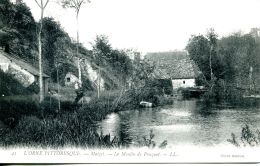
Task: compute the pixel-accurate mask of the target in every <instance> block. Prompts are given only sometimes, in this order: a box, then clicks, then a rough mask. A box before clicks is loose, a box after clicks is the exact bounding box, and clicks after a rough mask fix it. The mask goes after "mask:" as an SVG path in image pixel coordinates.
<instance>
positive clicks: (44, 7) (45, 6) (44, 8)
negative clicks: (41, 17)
mask: <svg viewBox="0 0 260 166" xmlns="http://www.w3.org/2000/svg"><path fill="white" fill-rule="evenodd" d="M49 1H50V0H47V1H46V3H45V5H44V7H43V9H45V8H46V6H47V5H48V3H49Z"/></svg>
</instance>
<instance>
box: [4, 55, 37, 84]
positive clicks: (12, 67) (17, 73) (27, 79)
mask: <svg viewBox="0 0 260 166" xmlns="http://www.w3.org/2000/svg"><path fill="white" fill-rule="evenodd" d="M0 68H1V69H2V70H3V71H4V72H7V73H10V74H12V75H13V76H14V78H15V79H17V80H18V81H19V82H20V83H21V84H22V85H23V86H24V87H28V86H29V85H31V84H32V83H33V82H34V81H35V77H34V75H32V74H31V73H29V72H28V71H26V70H24V69H22V68H21V67H20V66H18V65H17V64H15V63H14V62H12V61H11V60H10V59H8V58H7V57H5V56H4V55H2V54H1V53H0Z"/></svg>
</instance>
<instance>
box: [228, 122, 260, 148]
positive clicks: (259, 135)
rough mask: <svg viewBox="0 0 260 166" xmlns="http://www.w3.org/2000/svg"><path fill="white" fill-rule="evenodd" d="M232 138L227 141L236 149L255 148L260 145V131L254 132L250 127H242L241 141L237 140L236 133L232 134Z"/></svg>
mask: <svg viewBox="0 0 260 166" xmlns="http://www.w3.org/2000/svg"><path fill="white" fill-rule="evenodd" d="M231 137H232V138H231V139H227V141H228V142H230V143H231V144H233V145H234V146H236V147H241V146H244V147H246V146H250V147H254V146H259V145H260V131H259V130H258V129H257V130H256V131H253V130H252V129H250V127H249V126H248V125H245V126H244V127H242V131H241V137H240V140H239V139H237V137H236V135H235V134H234V133H231Z"/></svg>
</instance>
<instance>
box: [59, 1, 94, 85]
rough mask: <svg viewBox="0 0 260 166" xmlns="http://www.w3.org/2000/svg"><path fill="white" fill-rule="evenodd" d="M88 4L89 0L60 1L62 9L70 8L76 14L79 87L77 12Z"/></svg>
mask: <svg viewBox="0 0 260 166" xmlns="http://www.w3.org/2000/svg"><path fill="white" fill-rule="evenodd" d="M86 2H88V3H90V0H62V1H61V3H62V6H63V7H64V8H72V9H74V10H75V12H76V21H77V45H76V47H77V48H76V49H77V57H78V73H79V74H78V75H79V81H80V86H81V84H82V79H81V67H80V61H81V60H80V58H79V46H78V45H79V12H80V9H81V7H82V5H83V4H84V3H86Z"/></svg>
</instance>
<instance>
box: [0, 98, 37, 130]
mask: <svg viewBox="0 0 260 166" xmlns="http://www.w3.org/2000/svg"><path fill="white" fill-rule="evenodd" d="M20 97H21V98H20V99H19V98H18V99H12V98H9V99H0V120H1V121H3V122H4V123H5V124H6V125H9V126H12V127H14V126H15V125H16V124H17V123H18V121H19V120H20V119H21V117H23V116H29V115H35V116H39V104H38V103H37V102H35V101H33V100H29V98H28V99H26V98H25V97H23V96H20ZM22 97H23V98H22Z"/></svg>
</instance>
